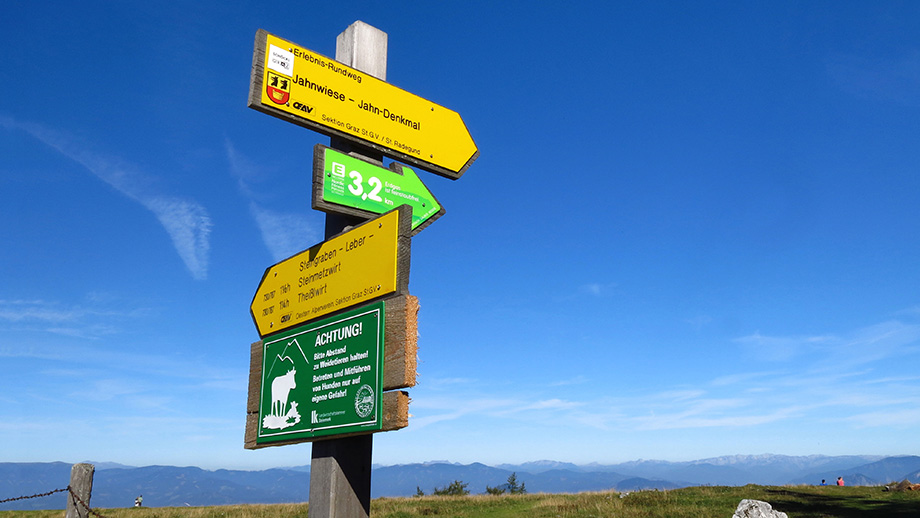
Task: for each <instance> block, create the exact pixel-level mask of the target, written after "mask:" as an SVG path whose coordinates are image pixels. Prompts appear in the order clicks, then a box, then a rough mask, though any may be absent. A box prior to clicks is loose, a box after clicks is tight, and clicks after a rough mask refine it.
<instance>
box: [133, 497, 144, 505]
mask: <svg viewBox="0 0 920 518" xmlns="http://www.w3.org/2000/svg"><path fill="white" fill-rule="evenodd" d="M142 505H144V495H140V496H138V497H137V498H135V499H134V507H141V506H142Z"/></svg>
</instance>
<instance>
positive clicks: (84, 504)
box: [0, 486, 106, 518]
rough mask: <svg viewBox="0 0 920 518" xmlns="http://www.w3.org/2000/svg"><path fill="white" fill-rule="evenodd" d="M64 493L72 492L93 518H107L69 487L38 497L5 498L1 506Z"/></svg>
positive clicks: (53, 490) (41, 494)
mask: <svg viewBox="0 0 920 518" xmlns="http://www.w3.org/2000/svg"><path fill="white" fill-rule="evenodd" d="M64 491H69V492H70V495H71V496H73V498H74V500H76V501H77V503H79V504H80V505H81V506H83V508H84V509H86V511H87V512H88V513H89V514H91V515H93V516H96V517H97V518H106V517H105V516H103V515H102V514H100V513H99V511H96V510H94V509H92V508H90V506H88V505H86V502H84V501H83V499H82V498H80V497H79V495H77V494H76V493H75V492H74V490H73V489H72V488H71V487H70V486H67V487H65V488H61V489H52V490H51V491H48V492H47V493H39V494H37V495H27V496H16V497H13V498H5V499H3V500H0V504H5V503H7V502H15V501H17V500H28V499H30V498H42V497H45V496H51V495H53V494H55V493H63V492H64Z"/></svg>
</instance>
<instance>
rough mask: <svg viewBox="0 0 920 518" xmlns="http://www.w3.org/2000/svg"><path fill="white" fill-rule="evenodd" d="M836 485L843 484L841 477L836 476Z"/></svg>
mask: <svg viewBox="0 0 920 518" xmlns="http://www.w3.org/2000/svg"><path fill="white" fill-rule="evenodd" d="M837 485H838V486H842V485H843V477H837Z"/></svg>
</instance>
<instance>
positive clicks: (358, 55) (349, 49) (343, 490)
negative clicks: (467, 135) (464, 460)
mask: <svg viewBox="0 0 920 518" xmlns="http://www.w3.org/2000/svg"><path fill="white" fill-rule="evenodd" d="M335 59H336V60H337V61H340V62H342V63H345V64H346V65H349V66H351V67H353V68H356V69H358V70H360V71H362V72H365V73H367V74H370V75H372V76H375V77H377V78H378V79H382V80H386V69H387V34H386V33H385V32H383V31H381V30H380V29H377V28H375V27H372V26H370V25H368V24H366V23H364V22H361V21H357V22H355V23H353V24H351V25H350V26H348V28H347V29H345V31H344V32H342V33H341V34H339V36H338V37H337V38H336V49H335ZM330 146H331V147H332V148H333V149H338V150H340V151H343V152H353V153H354V152H357V153H358V154H360V155H362V156H364V157H365V158H368V159H371V160H374V161H382V160H383V155H382V154H381V153H379V152H375V151H374V150H371V149H368V148H363V147H362V146H357V145H354V144H351V143H349V142H347V141H345V140H344V139H337V138H333V139H332V140H331V142H330ZM381 164H382V162H381ZM362 221H364V220H363V219H362V218H356V217H349V216H344V215H338V214H326V238H327V239H328V238H329V237H331V236H333V235H335V234H338V233H339V232H342V231H343V230H345V228H347V227H348V226H351V225H355V224H358V223H360V222H362ZM373 441H374V436H373V435H372V434H369V435H359V436H357V437H345V438H341V439H329V440H323V441H317V442H314V443H313V450H312V451H313V454H312V461H311V463H310V506H309V511H308V513H309V518H367V516H368V514H370V507H371V455H372V450H373V444H374V442H373Z"/></svg>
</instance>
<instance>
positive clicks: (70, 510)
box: [64, 463, 96, 518]
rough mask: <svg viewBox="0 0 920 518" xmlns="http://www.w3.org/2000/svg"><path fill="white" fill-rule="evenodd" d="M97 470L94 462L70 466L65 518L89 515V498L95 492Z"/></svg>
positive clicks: (79, 517)
mask: <svg viewBox="0 0 920 518" xmlns="http://www.w3.org/2000/svg"><path fill="white" fill-rule="evenodd" d="M95 471H96V466H93V465H92V464H83V463H81V464H74V465H73V467H72V468H70V491H68V492H67V511H66V512H65V514H64V518H88V517H89V499H90V497H91V496H92V493H93V473H95ZM78 498H79V499H80V501H78V500H77V499H78Z"/></svg>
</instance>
